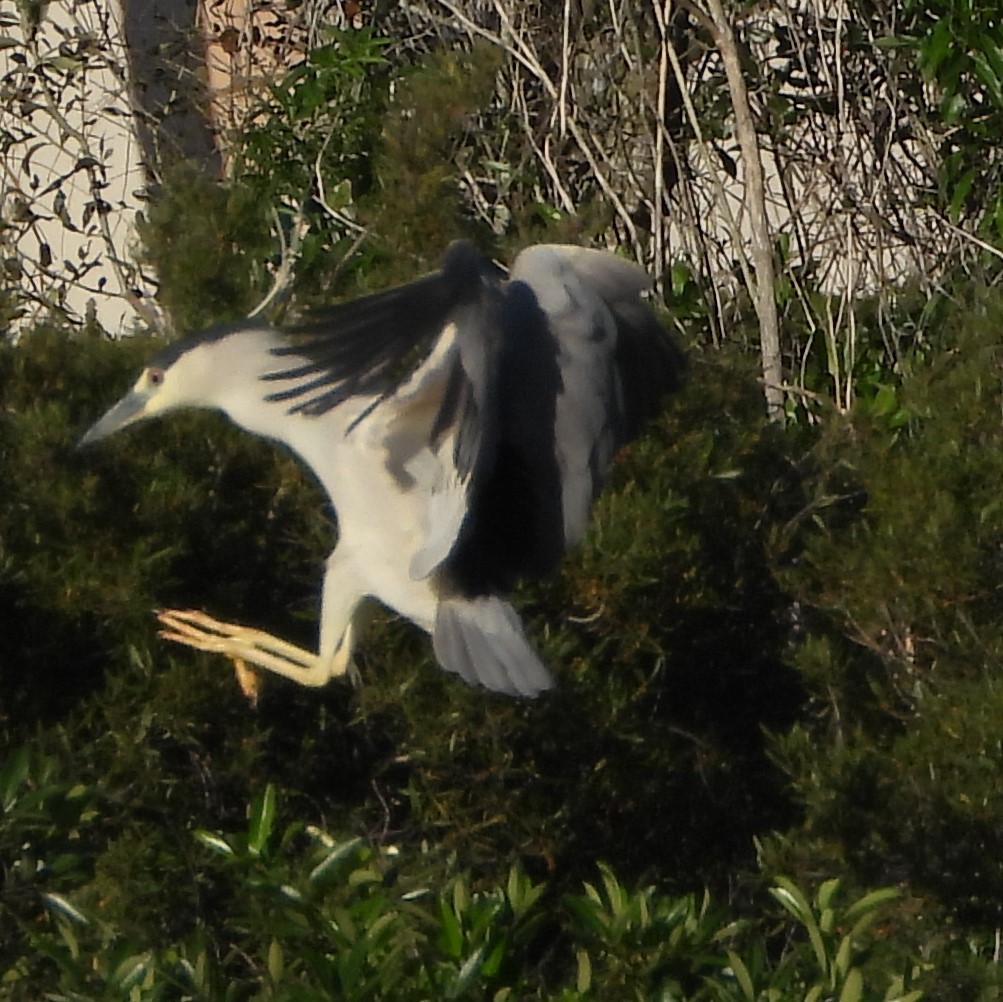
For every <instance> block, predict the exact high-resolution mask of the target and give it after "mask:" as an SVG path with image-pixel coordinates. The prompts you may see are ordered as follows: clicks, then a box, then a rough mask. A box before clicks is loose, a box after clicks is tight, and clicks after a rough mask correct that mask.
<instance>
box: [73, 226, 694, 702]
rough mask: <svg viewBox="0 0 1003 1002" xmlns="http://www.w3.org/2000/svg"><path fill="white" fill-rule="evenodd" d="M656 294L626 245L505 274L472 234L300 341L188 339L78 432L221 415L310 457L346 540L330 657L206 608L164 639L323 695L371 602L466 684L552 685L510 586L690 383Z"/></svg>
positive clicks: (177, 618)
mask: <svg viewBox="0 0 1003 1002" xmlns="http://www.w3.org/2000/svg"><path fill="white" fill-rule="evenodd" d="M648 285H649V282H648V278H647V276H646V275H645V274H644V272H643V271H642V270H641V269H640V268H638V267H637V266H636V265H633V264H631V263H629V262H627V261H625V260H623V259H621V258H619V257H616V256H614V255H612V254H608V253H603V252H601V251H595V250H585V249H582V248H577V247H564V246H542V245H541V246H536V247H530V248H528V249H527V250H524V251H523V252H522V253H521V254H519V256H518V257H517V258H516V260H515V263H514V265H513V267H512V270H511V273H510V274H509V276H508V278H507V279H506V278H505V276H504V275H503V273H502V272H501V271H500V270H499V269H498V268H497V267H496V266H495V265H493V264H492V263H491V262H489V261H488V260H486V259H485V258H483V257H482V256H481V255H480V254H479V253H478V251H477V250H476V249H475V248H474V247H473V246H472V245H471V244H469V243H456V244H453V245H452V246H451V247H450V248H449V250H448V251H447V252H446V254H445V256H444V257H443V259H442V265H441V267H440V269H439V270H438V271H436V272H433V273H432V274H430V275H426V276H425V277H424V278H419V279H418V280H417V281H414V282H411V283H409V284H407V285H402V286H400V287H398V288H394V289H390V290H388V291H386V292H380V293H376V294H374V295H370V296H365V297H363V298H361V299H355V300H352V301H350V302H346V303H342V304H340V305H337V306H332V307H329V308H325V309H324V310H323V311H322V312H320V313H318V314H315V315H313V316H312V317H311V319H310V322H309V323H307V324H304V325H301V326H300V327H298V328H296V329H294V330H293V331H291V332H280V331H278V330H275V329H273V328H270V327H268V326H266V325H263V324H260V323H257V322H254V321H244V322H241V323H235V324H228V325H225V326H220V327H214V328H212V329H210V330H207V331H203V332H201V333H198V334H194V335H192V336H190V337H187V338H185V339H183V340H180V341H177V342H175V343H172V344H170V345H169V346H168V347H166V348H165V349H164V350H163V351H161V352H160V353H159V354H158V355H157V356H156V357H155V358H154V359H153V360H152V361H151V362H150V364H149V365H148V366H147V368H145V369H144V370H143V372H142V373H141V374H140V377H139V379H138V381H137V382H136V384H135V386H133V388H132V390H130V392H129V393H128V394H126V396H125V397H123V398H122V400H120V401H119V402H118V403H117V404H116V405H115V406H114V407H112V409H111V410H110V411H108V413H107V414H105V416H104V417H102V418H101V419H100V420H99V421H98V422H97V423H96V424H95V425H94V426H93V427H92V428H91V429H90V431H88V432H87V434H86V435H84V437H83V439H82V440H81V444H86V443H90V442H95V441H97V440H98V439H101V438H104V437H105V436H107V435H110V434H111V433H112V432H114V431H118V430H119V429H120V428H124V427H125V426H126V425H129V424H132V423H133V422H135V421H139V420H141V419H143V418H147V417H152V416H154V415H157V414H163V413H166V412H167V411H171V410H174V409H176V408H179V407H208V408H217V409H219V410H222V411H223V412H224V413H226V414H227V415H229V417H230V418H231V419H232V420H233V421H235V422H236V423H237V424H238V425H240V426H242V427H243V428H246V429H247V430H248V431H251V432H254V433H256V434H258V435H263V436H265V437H267V438H272V439H277V440H278V441H280V442H283V443H284V444H285V445H287V446H288V447H289V448H291V449H292V450H293V451H294V452H295V453H297V454H298V455H299V456H300V458H301V459H302V460H303V461H304V462H305V463H306V464H307V465H308V466H309V467H310V468H311V469H312V470H313V472H314V473H315V474H316V476H317V478H318V479H319V480H320V482H321V484H322V485H323V487H324V489H325V490H326V492H327V494H328V496H329V497H330V499H331V502H332V504H333V505H334V508H335V511H336V514H337V521H338V544H337V546H336V548H335V550H334V552H333V553H332V554H331V555H330V557H329V558H328V560H327V566H326V572H325V575H324V587H323V595H322V599H321V614H320V644H319V650H318V653H316V654H314V653H312V652H309V651H305V650H302V649H301V648H298V647H294V646H293V645H291V644H288V643H286V642H284V641H281V640H278V639H276V638H274V637H272V636H270V635H268V634H265V633H262V632H261V631H258V630H252V629H249V628H246V627H241V626H234V625H231V624H227V623H220V622H217V621H216V620H213V619H210V618H209V617H208V616H205V615H204V614H202V613H198V612H178V611H171V612H164V613H161V614H160V618H161V622H162V623H163V625H164V626H165V628H166V629H165V631H164V632H163V634H162V635H163V636H166V637H168V638H170V639H173V640H177V641H180V642H181V643H185V644H188V645H189V646H192V647H196V648H199V649H201V650H209V651H215V652H218V653H221V654H225V655H226V656H228V657H230V658H231V659H233V660H234V662H235V663H236V664H237V665H238V666H240V665H241V664H242V663H243V662H247V663H250V664H252V665H255V666H257V667H258V668H264V669H267V670H268V671H272V672H277V673H278V674H279V675H283V676H285V677H286V678H290V679H293V680H294V681H296V682H300V683H301V684H303V685H308V686H319V685H323V684H324V683H325V682H327V681H328V680H329V679H330V678H332V677H334V676H336V675H342V674H344V673H345V672H346V670H347V669H348V667H349V665H350V659H351V656H352V649H353V642H354V640H355V632H356V627H357V623H358V618H357V617H358V612H359V607H360V604H361V603H362V601H363V600H364V599H366V598H374V599H377V600H378V601H380V602H381V603H383V604H384V605H385V606H388V607H389V608H390V609H392V610H395V611H396V612H397V613H399V614H400V615H402V616H404V617H406V618H407V619H409V620H411V621H412V622H413V623H416V624H417V625H418V626H420V627H421V628H422V629H423V630H426V631H427V632H428V633H430V634H431V635H432V644H433V648H434V651H435V656H436V659H437V660H438V662H439V664H440V665H441V666H442V667H443V668H445V669H446V670H447V671H450V672H454V673H456V674H457V675H459V676H460V677H461V678H463V679H465V680H466V681H467V682H469V683H472V684H480V685H483V686H485V687H486V688H488V689H492V690H495V691H497V692H504V693H509V694H511V695H522V696H535V695H537V694H538V693H540V692H541V691H542V690H544V689H548V688H550V687H551V686H552V685H553V681H552V679H551V676H550V673H549V672H548V670H547V669H546V668H545V667H544V665H543V663H542V662H541V660H540V658H539V657H538V656H537V654H536V652H535V651H534V650H533V648H532V647H531V646H530V644H529V641H528V640H527V639H526V635H525V633H524V631H523V627H522V623H521V621H520V619H519V616H518V615H517V614H516V612H515V610H514V609H513V608H512V606H511V605H510V604H509V602H508V601H507V600H506V599H505V598H504V595H505V594H506V592H508V591H509V590H510V589H511V588H512V586H513V584H514V582H515V581H516V580H517V579H518V578H520V577H526V576H530V577H533V576H540V575H545V574H548V573H550V572H552V571H553V570H554V569H555V568H556V566H557V565H558V563H559V561H560V560H561V558H562V556H563V554H564V551H565V550H566V549H567V548H568V547H569V546H571V545H573V544H574V543H576V542H578V540H579V539H581V537H582V535H583V534H584V532H585V529H586V526H587V524H588V519H589V510H590V507H591V504H592V501H593V499H594V498H595V496H596V494H597V493H598V491H599V488H600V486H601V484H602V481H603V478H604V476H605V474H606V472H607V470H608V468H609V465H610V462H611V461H612V459H613V456H614V453H615V452H616V450H617V449H618V447H619V446H620V445H622V444H623V443H624V442H626V441H627V440H629V439H630V438H631V437H633V436H634V435H635V434H636V433H637V431H638V429H639V427H640V425H641V423H642V422H643V421H644V420H645V419H646V418H648V417H650V416H652V415H653V414H654V413H656V411H657V409H658V407H659V404H660V402H661V400H662V398H663V396H664V394H665V392H666V391H668V390H670V389H672V388H673V387H675V386H676V385H677V384H678V383H679V380H680V376H681V372H682V359H681V356H680V354H679V352H678V350H677V349H676V348H675V347H674V345H673V344H672V342H671V340H670V339H669V338H668V336H667V335H666V334H665V332H664V331H663V330H662V329H661V327H660V326H659V324H658V323H657V321H656V320H655V318H654V315H653V314H652V313H651V311H650V310H649V309H648V307H647V306H645V305H644V303H642V301H641V299H640V294H641V293H642V292H643V291H644V290H645V289H646V288H647V287H648Z"/></svg>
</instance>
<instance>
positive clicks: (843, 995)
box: [839, 967, 864, 1002]
mask: <svg viewBox="0 0 1003 1002" xmlns="http://www.w3.org/2000/svg"><path fill="white" fill-rule="evenodd" d="M863 995H864V977H863V975H862V974H861V973H860V968H859V967H854V968H853V970H851V971H850V973H849V974H848V975H847V976H846V981H845V982H843V990H842V991H841V992H840V993H839V1002H860V1000H861V998H863Z"/></svg>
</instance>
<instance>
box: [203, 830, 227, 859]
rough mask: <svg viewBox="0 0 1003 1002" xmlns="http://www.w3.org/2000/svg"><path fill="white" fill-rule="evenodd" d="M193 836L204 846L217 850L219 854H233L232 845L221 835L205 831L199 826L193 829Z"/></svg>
mask: <svg viewBox="0 0 1003 1002" xmlns="http://www.w3.org/2000/svg"><path fill="white" fill-rule="evenodd" d="M195 838H197V839H198V840H199V841H200V842H201V843H202V844H203V845H204V846H206V847H207V848H209V849H212V851H213V852H218V853H219V854H220V855H221V856H234V855H236V853H235V852H234V850H233V846H232V845H230V843H229V842H227V840H226V839H225V838H223V836H222V835H217V834H215V833H214V832H207V831H205V830H203V829H201V828H199V829H197V830H196V831H195Z"/></svg>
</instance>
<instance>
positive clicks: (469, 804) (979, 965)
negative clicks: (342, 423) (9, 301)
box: [0, 298, 1003, 999]
mask: <svg viewBox="0 0 1003 1002" xmlns="http://www.w3.org/2000/svg"><path fill="white" fill-rule="evenodd" d="M952 314H953V315H952V317H951V319H950V322H949V323H948V324H946V325H945V329H944V332H943V334H942V342H941V344H940V345H939V346H938V347H939V351H938V352H937V353H936V354H934V355H932V356H931V359H930V360H929V361H927V360H924V359H923V358H922V357H921V356H919V355H918V354H917V360H916V365H915V367H914V371H913V372H912V373H911V374H910V375H909V377H908V378H906V379H904V380H903V382H902V386H901V390H900V396H899V401H900V404H901V408H900V409H899V410H898V411H896V412H895V413H894V414H888V413H881V412H878V413H867V412H865V411H863V410H862V411H861V413H859V414H851V415H848V416H846V417H844V418H838V417H836V416H833V417H832V418H831V420H830V421H829V422H828V423H827V425H826V427H825V429H824V430H823V431H820V430H817V429H816V430H814V431H809V430H805V429H804V428H799V427H798V426H795V427H794V428H793V429H792V430H789V431H781V430H779V429H777V428H775V427H771V426H767V425H766V424H765V422H764V421H763V420H762V419H761V418H760V416H759V411H760V405H759V397H758V391H757V388H756V386H755V382H754V380H753V379H752V378H751V376H750V374H749V372H750V370H749V369H747V367H746V362H745V361H743V359H742V358H741V357H740V356H739V357H736V358H733V359H730V360H729V359H727V358H723V357H722V356H720V355H717V354H714V355H711V356H704V355H703V354H701V353H700V352H696V353H695V355H694V365H693V376H692V379H691V383H690V386H689V387H688V388H687V390H686V391H685V392H684V394H683V395H682V396H681V397H680V398H679V400H678V401H677V402H676V403H675V405H674V406H673V407H672V408H670V412H669V413H668V414H667V415H666V417H665V418H664V419H662V420H660V421H659V422H657V423H656V424H655V425H654V427H653V428H652V429H651V432H650V433H649V434H648V435H647V436H646V437H645V438H644V439H643V440H642V441H641V442H639V443H638V444H637V445H635V446H634V447H632V448H631V449H630V450H628V453H627V455H625V456H624V457H623V459H622V460H621V462H620V464H619V465H618V467H617V473H616V477H615V482H614V484H613V485H612V489H611V490H610V491H609V492H608V493H607V494H606V495H605V496H604V497H603V498H602V500H601V501H600V503H599V505H598V509H597V517H596V523H595V528H594V531H593V532H592V533H591V535H590V536H589V538H588V540H587V541H586V543H585V544H584V545H583V546H582V547H581V548H580V549H579V550H578V551H577V552H576V553H575V554H574V555H573V557H572V559H571V560H570V561H569V562H568V565H567V568H566V570H565V571H564V573H562V574H561V575H560V576H559V577H558V578H557V579H556V580H555V581H553V582H551V583H549V584H547V585H545V586H540V587H537V588H534V589H530V590H525V591H524V592H523V593H522V595H521V596H520V605H521V606H522V607H523V609H524V611H525V612H526V614H527V616H528V619H529V622H530V624H531V629H532V631H533V633H534V635H535V637H536V638H537V640H538V642H539V643H540V646H541V649H542V651H543V653H544V655H545V656H546V657H547V659H548V660H549V661H550V662H551V663H552V664H553V665H554V666H555V668H556V669H557V672H558V675H559V679H560V688H559V689H558V690H557V691H556V692H555V693H553V694H552V695H550V696H548V697H546V698H545V699H542V700H540V701H537V702H534V703H530V704H524V703H518V702H511V701H507V700H504V699H501V698H497V697H490V696H486V695H485V694H483V693H479V692H474V691H471V690H468V689H466V688H464V687H463V686H462V685H460V684H459V683H457V682H456V681H454V680H453V679H451V678H448V677H446V676H445V675H443V674H442V673H440V672H438V671H437V670H436V669H435V668H434V666H433V664H432V662H431V659H430V655H429V650H428V644H427V641H426V640H425V639H424V638H422V637H421V636H419V635H417V633H416V631H414V630H413V629H411V628H409V627H407V626H405V625H403V624H400V623H396V622H392V621H390V620H388V619H387V618H386V617H382V618H380V619H378V621H377V623H376V624H375V625H374V626H373V628H372V630H371V632H370V635H369V636H368V638H367V640H366V642H365V644H364V649H363V655H362V665H361V667H362V674H363V679H364V682H363V686H362V687H361V688H360V689H357V690H354V691H353V690H351V689H350V688H347V687H344V686H338V685H333V686H331V687H330V688H329V689H328V690H325V691H323V692H320V693H315V692H305V691H300V690H297V689H296V688H295V687H294V686H291V685H289V684H286V683H284V682H282V681H277V680H275V681H273V680H269V684H268V685H267V686H266V688H265V692H264V695H263V698H262V702H261V705H260V707H259V709H258V710H257V711H251V710H250V709H249V708H248V707H247V705H246V704H245V702H244V700H243V697H242V696H241V695H240V693H239V690H238V688H237V686H236V684H235V683H234V681H233V679H232V677H231V674H230V672H229V671H228V669H227V667H226V665H225V664H223V663H219V662H218V661H216V660H215V659H213V658H211V657H209V656H198V655H192V654H190V653H189V652H187V651H175V650H172V649H170V648H167V647H165V646H164V645H163V644H162V643H161V642H158V641H157V639H156V638H155V636H154V624H153V622H152V619H151V616H150V609H151V608H153V607H154V606H156V605H166V604H174V603H178V602H183V603H185V604H194V605H197V606H200V607H205V608H207V609H209V610H211V611H213V612H216V613H219V614H222V615H224V616H227V617H234V618H237V619H243V620H245V621H248V622H254V623H259V624H261V625H263V626H266V627H268V628H271V629H274V630H276V631H277V632H279V633H282V634H285V635H291V636H292V637H293V638H294V639H297V640H300V641H303V642H305V643H310V642H311V636H312V628H313V603H314V601H315V599H314V594H315V590H316V582H317V578H318V576H319V571H320V561H321V560H322V558H323V555H324V554H325V552H326V550H327V548H328V547H329V546H330V543H331V534H330V528H329V526H328V525H327V524H326V520H325V518H324V515H323V506H322V504H320V503H319V499H318V495H317V493H316V488H315V486H314V485H313V484H312V483H310V482H309V480H308V479H307V478H306V476H305V475H304V474H303V473H302V472H301V471H300V470H299V469H298V467H297V466H296V465H295V464H294V463H293V462H292V461H291V460H290V459H289V457H287V456H285V455H284V454H282V453H281V452H279V451H277V450H275V449H273V448H272V447H270V446H268V445H266V444H263V443H260V442H257V441H254V440H251V439H249V438H248V437H247V436H244V435H242V434H240V433H239V432H236V431H235V430H233V429H231V428H229V427H227V426H226V425H225V423H224V422H223V421H222V420H221V419H219V418H215V417H213V416H189V417H181V418H177V419H174V420H171V421H168V422H164V423H163V424H160V425H157V426H150V427H144V428H142V429H137V430H136V431H134V432H131V433H129V434H128V435H124V436H122V438H121V439H120V440H112V441H110V442H109V443H108V444H107V445H102V446H101V447H100V448H99V449H96V450H91V451H88V452H86V453H80V452H75V451H74V450H73V443H74V440H75V437H76V436H77V435H78V434H79V432H80V431H81V430H82V429H83V427H85V425H86V424H87V422H88V421H89V420H90V419H91V418H92V417H93V416H94V415H95V414H97V413H98V412H99V411H100V410H101V408H102V407H103V406H104V405H105V404H106V403H107V402H108V400H109V399H111V398H113V397H114V396H115V395H116V393H117V392H118V391H119V390H120V389H122V388H123V387H124V385H126V384H127V383H128V381H129V379H130V378H131V375H132V373H133V372H134V370H135V368H136V365H137V362H138V359H139V358H141V357H143V356H144V355H145V354H146V353H147V352H148V350H149V349H148V346H147V345H146V344H145V343H143V340H142V339H137V340H135V341H130V342H128V343H123V344H112V343H109V342H106V341H103V340H101V339H97V338H81V339H74V338H71V337H67V336H66V334H65V332H59V331H40V332H38V333H37V334H35V335H34V336H31V337H29V338H27V339H25V340H24V341H22V343H21V344H20V345H19V346H17V347H10V346H8V347H6V348H4V349H3V350H2V352H0V381H2V385H3V387H4V402H3V407H4V415H5V420H4V424H3V426H2V428H3V430H2V437H0V463H2V469H0V476H2V477H3V482H4V483H5V485H6V489H5V491H4V493H3V496H2V503H0V594H2V597H3V602H2V615H3V635H4V639H5V643H4V646H3V652H4V653H3V663H2V672H3V685H4V703H3V716H2V718H0V727H2V744H3V749H4V752H3V765H2V767H0V811H2V814H0V859H2V861H3V887H2V891H0V944H2V946H0V950H2V952H3V964H2V966H3V967H4V968H5V969H6V970H7V971H8V973H7V975H6V981H5V988H4V991H5V996H6V997H10V998H12V999H35V998H37V997H38V996H39V992H40V990H42V989H44V990H45V991H47V992H55V993H56V994H57V995H59V994H60V993H62V994H63V995H66V996H68V997H69V996H72V997H75V998H107V997H112V998H114V997H122V998H127V997H131V998H224V997H225V998H250V997H256V998H268V997H276V998H331V997H345V998H395V999H396V998H412V997H413V998H427V997H450V993H452V995H453V997H460V996H463V997H472V998H480V997H497V998H506V997H507V998H563V999H571V998H611V997H624V998H626V997H636V998H644V999H647V998H652V997H665V998H692V999H697V998H713V999H718V998H721V999H724V998H727V999H732V998H735V999H746V998H747V999H754V998H778V999H786V998H791V997H802V995H806V994H807V993H809V992H810V991H811V990H813V989H814V988H817V994H815V995H813V996H812V997H818V998H825V997H843V998H846V999H853V998H875V999H877V998H884V997H888V998H896V997H915V996H912V995H910V993H912V992H916V991H920V990H923V991H925V992H926V997H928V998H944V999H948V998H951V999H954V998H994V997H996V995H995V994H994V993H995V992H997V991H998V990H999V988H1000V984H1001V979H1000V976H999V973H998V972H999V968H998V966H997V964H996V963H995V961H994V950H995V945H994V944H995V938H994V937H995V929H996V928H997V927H998V926H999V923H1000V916H999V901H1000V900H1001V897H1003V891H1001V887H1003V874H1001V873H1000V872H999V860H1000V859H1001V858H1003V851H1001V847H1000V845H999V842H998V840H999V832H1000V831H1001V830H1003V817H1001V812H1003V802H1001V800H1000V796H999V792H998V775H999V769H1000V766H1001V761H1000V760H1001V753H1000V740H999V733H1000V716H1001V713H1003V706H1001V705H1000V701H999V698H998V688H999V685H998V679H997V670H998V664H999V654H1000V644H1001V637H1000V629H999V624H998V616H997V615H996V607H997V605H998V603H997V602H996V599H995V596H996V594H997V588H998V585H997V582H996V577H997V575H998V560H997V556H998V553H999V551H1000V547H1001V544H1003V509H1001V508H1000V505H999V503H998V501H997V493H998V492H997V484H998V482H999V477H1000V472H1001V471H1000V464H1001V463H1003V437H1001V430H1000V424H999V414H1000V412H1001V408H1003V388H1001V381H1000V375H999V373H1000V371H1001V370H1000V349H999V347H998V338H997V336H996V333H995V331H996V329H997V324H998V319H999V315H1000V311H999V309H998V308H997V307H996V306H995V305H994V304H992V303H991V302H985V301H983V300H980V299H978V298H973V299H972V300H971V301H969V302H966V303H964V304H963V305H960V306H958V307H956V308H954V310H953V311H952ZM903 415H904V416H903ZM903 485H910V486H909V489H908V490H904V489H903ZM837 882H838V883H837ZM771 888H772V891H771ZM869 888H870V889H871V890H868V889H869ZM881 888H888V890H887V891H885V890H880V889H881ZM892 888H894V890H892ZM771 894H772V895H773V896H772V897H771ZM875 918H880V924H879V925H878V926H876V927H875V926H873V925H871V923H873V921H874V919H875ZM875 929H877V930H879V934H878V935H877V936H875V933H874V930H875ZM771 993H772V994H771ZM886 993H887V994H886Z"/></svg>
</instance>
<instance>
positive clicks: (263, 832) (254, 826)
mask: <svg viewBox="0 0 1003 1002" xmlns="http://www.w3.org/2000/svg"><path fill="white" fill-rule="evenodd" d="M274 824H275V784H274V783H269V784H268V785H267V786H266V787H265V789H264V790H263V791H262V793H261V796H260V797H258V798H257V800H255V802H254V804H253V806H252V807H251V817H250V823H249V826H248V836H247V848H248V849H249V850H250V851H251V852H252V853H253V854H254V855H255V856H260V855H261V854H262V853H263V852H264V851H265V849H266V848H267V846H268V839H269V838H270V837H271V834H272V827H273V825H274Z"/></svg>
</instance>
